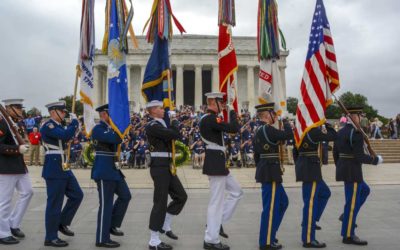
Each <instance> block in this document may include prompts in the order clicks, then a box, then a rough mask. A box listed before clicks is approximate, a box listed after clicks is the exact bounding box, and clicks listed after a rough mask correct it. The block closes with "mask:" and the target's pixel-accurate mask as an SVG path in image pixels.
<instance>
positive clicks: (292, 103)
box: [286, 97, 299, 115]
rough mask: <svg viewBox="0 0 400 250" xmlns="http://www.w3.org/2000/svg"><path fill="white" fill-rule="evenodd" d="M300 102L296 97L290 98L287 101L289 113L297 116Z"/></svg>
mask: <svg viewBox="0 0 400 250" xmlns="http://www.w3.org/2000/svg"><path fill="white" fill-rule="evenodd" d="M298 102H299V100H297V98H296V97H288V98H287V100H286V103H287V110H288V112H289V113H291V114H293V115H296V109H297V103H298Z"/></svg>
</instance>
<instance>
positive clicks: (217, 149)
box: [200, 93, 243, 250]
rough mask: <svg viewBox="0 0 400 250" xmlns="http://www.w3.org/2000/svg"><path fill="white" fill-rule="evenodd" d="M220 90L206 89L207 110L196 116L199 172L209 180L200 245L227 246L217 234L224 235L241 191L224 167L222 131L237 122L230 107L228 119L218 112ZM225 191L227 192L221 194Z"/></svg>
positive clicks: (224, 249)
mask: <svg viewBox="0 0 400 250" xmlns="http://www.w3.org/2000/svg"><path fill="white" fill-rule="evenodd" d="M223 95H224V94H223V93H207V94H206V96H207V114H205V115H204V116H203V117H202V118H201V120H200V134H201V138H202V140H203V142H204V143H205V145H206V155H205V159H204V165H203V174H205V175H208V178H209V182H210V202H209V204H208V209H207V228H206V232H205V237H204V245H203V247H204V249H212V250H229V246H227V245H225V244H222V243H221V241H220V239H219V235H218V234H220V235H221V236H223V237H226V238H227V235H226V234H225V233H224V232H223V229H222V224H224V223H226V222H228V220H229V219H230V218H231V217H232V215H233V212H234V211H235V209H236V206H237V204H238V202H239V200H240V199H241V198H242V196H243V191H242V189H241V187H240V185H239V183H238V182H237V181H236V179H235V178H234V177H233V176H232V175H231V174H230V173H229V170H228V168H227V167H226V155H225V145H224V144H225V143H224V140H223V138H224V137H223V133H224V132H227V133H237V132H238V131H239V129H240V125H239V123H238V121H237V114H236V112H235V111H234V110H233V109H231V111H230V121H229V123H226V122H223V121H222V119H221V118H220V117H219V116H218V115H219V113H220V112H221V111H222V110H223V109H225V108H226V105H225V103H223ZM225 191H227V192H228V193H229V194H228V196H227V197H226V198H225Z"/></svg>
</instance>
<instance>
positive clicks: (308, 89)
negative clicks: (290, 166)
mask: <svg viewBox="0 0 400 250" xmlns="http://www.w3.org/2000/svg"><path fill="white" fill-rule="evenodd" d="M339 86H340V84H339V74H338V69H337V64H336V54H335V49H334V46H333V39H332V36H331V31H330V27H329V22H328V18H327V17H326V12H325V7H324V3H323V2H322V0H317V3H316V6H315V12H314V16H313V21H312V25H311V33H310V41H309V45H308V53H307V58H306V63H305V69H304V73H303V79H302V81H301V85H300V99H299V103H298V105H297V111H296V127H295V130H294V132H295V133H294V134H295V140H296V145H297V147H299V146H300V144H301V142H302V141H303V138H304V136H305V134H306V133H307V132H308V131H309V130H310V129H311V128H314V127H318V126H320V125H322V124H323V123H325V110H326V108H327V107H328V106H329V105H330V104H331V103H332V94H333V93H334V92H336V91H337V90H338V89H339Z"/></svg>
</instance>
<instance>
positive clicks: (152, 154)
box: [150, 152, 171, 158]
mask: <svg viewBox="0 0 400 250" xmlns="http://www.w3.org/2000/svg"><path fill="white" fill-rule="evenodd" d="M150 156H151V157H167V158H170V157H171V153H170V152H150Z"/></svg>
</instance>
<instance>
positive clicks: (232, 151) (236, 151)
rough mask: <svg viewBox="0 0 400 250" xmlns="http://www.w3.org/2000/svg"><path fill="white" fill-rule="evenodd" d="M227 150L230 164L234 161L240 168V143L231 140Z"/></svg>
mask: <svg viewBox="0 0 400 250" xmlns="http://www.w3.org/2000/svg"><path fill="white" fill-rule="evenodd" d="M228 152H229V160H230V166H231V167H232V166H233V163H234V162H236V164H237V166H238V167H239V168H240V167H241V166H242V164H241V163H240V160H241V157H240V145H238V144H236V143H235V142H234V141H232V142H231V144H230V146H229V148H228Z"/></svg>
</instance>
